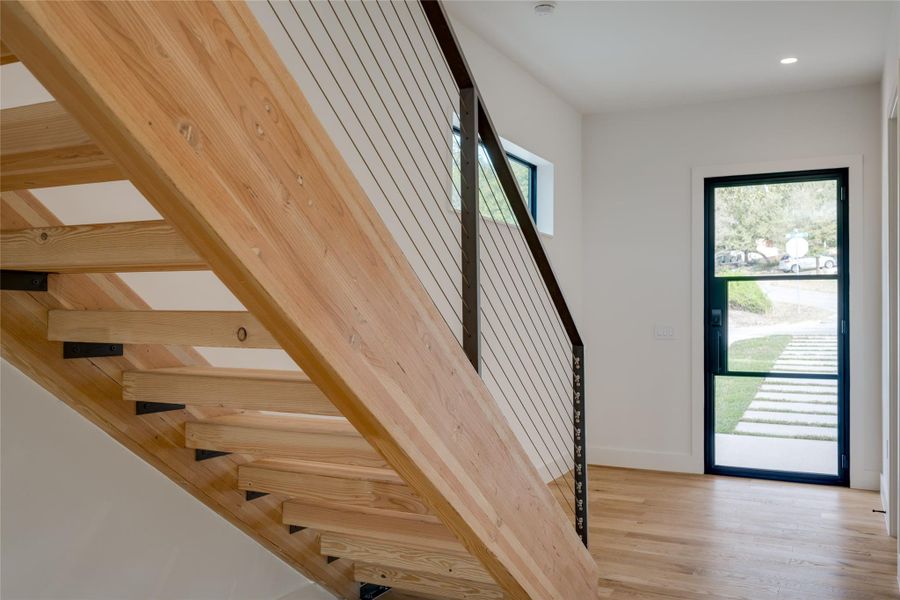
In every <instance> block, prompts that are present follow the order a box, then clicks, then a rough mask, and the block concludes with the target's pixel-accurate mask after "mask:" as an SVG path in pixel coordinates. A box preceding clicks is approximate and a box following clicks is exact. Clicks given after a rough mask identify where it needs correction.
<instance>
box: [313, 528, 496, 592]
mask: <svg viewBox="0 0 900 600" xmlns="http://www.w3.org/2000/svg"><path fill="white" fill-rule="evenodd" d="M319 551H320V552H321V553H322V554H323V555H325V556H339V557H341V558H346V559H349V560H353V561H360V562H367V563H374V564H380V565H383V566H385V567H392V568H396V569H408V570H411V571H418V572H421V573H428V574H431V575H442V576H445V577H459V578H461V579H467V580H470V581H476V582H480V583H489V584H493V583H494V579H493V577H491V575H490V573H488V572H487V571H485V570H484V567H482V566H481V563H480V562H478V560H476V559H475V558H474V557H472V556H471V555H470V554H469V553H467V552H464V551H459V552H455V551H452V550H448V549H446V548H438V547H434V546H428V544H426V543H424V542H420V543H417V544H413V543H410V542H405V543H399V542H394V541H391V540H388V539H385V538H383V537H375V536H361V535H348V534H344V533H335V532H332V531H323V532H322V533H321V534H320V535H319Z"/></svg>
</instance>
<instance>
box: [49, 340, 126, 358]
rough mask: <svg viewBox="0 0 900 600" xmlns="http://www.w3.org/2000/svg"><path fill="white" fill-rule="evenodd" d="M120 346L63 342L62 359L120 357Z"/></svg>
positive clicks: (121, 349) (121, 350)
mask: <svg viewBox="0 0 900 600" xmlns="http://www.w3.org/2000/svg"><path fill="white" fill-rule="evenodd" d="M124 351H125V348H124V346H123V345H122V344H98V343H96V342H63V358H103V357H106V356H122V354H123V353H124Z"/></svg>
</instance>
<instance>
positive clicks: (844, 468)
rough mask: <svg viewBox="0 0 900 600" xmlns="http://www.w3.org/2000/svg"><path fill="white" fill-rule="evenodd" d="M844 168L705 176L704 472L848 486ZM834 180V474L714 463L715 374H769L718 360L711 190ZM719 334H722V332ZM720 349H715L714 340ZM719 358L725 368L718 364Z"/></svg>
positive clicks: (722, 337)
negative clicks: (731, 366) (740, 369)
mask: <svg viewBox="0 0 900 600" xmlns="http://www.w3.org/2000/svg"><path fill="white" fill-rule="evenodd" d="M849 171H850V170H849V169H848V168H839V169H816V170H808V171H789V172H781V173H761V174H756V175H733V176H725V177H708V178H706V179H704V183H703V196H704V209H703V213H704V214H703V218H704V240H703V255H704V278H703V287H704V294H703V297H704V306H703V320H704V326H703V329H704V368H703V375H704V377H703V378H704V427H703V431H704V434H703V445H704V469H705V472H706V473H708V474H716V475H733V476H737V477H755V478H759V479H776V480H781V481H793V482H801V483H818V484H826V485H841V486H849V485H850V402H849V399H850V356H849V347H850V311H849V300H850V298H849V264H850V261H849V246H850V244H849V228H848V226H847V225H848V214H849V211H848V204H849V185H848V183H849ZM830 179H833V180H837V182H838V185H837V188H838V192H837V193H838V197H837V199H836V201H837V207H836V208H837V237H838V256H837V284H838V297H839V300H838V340H837V344H838V375H837V382H838V386H837V387H838V410H837V413H838V436H837V447H838V455H837V456H836V457H835V460H836V461H837V467H838V469H837V471H838V473H837V475H824V474H817V473H797V472H792V471H775V470H769V469H750V468H745V467H730V466H722V465H716V464H715V434H716V432H715V396H714V390H715V377H716V375H720V376H738V377H753V376H770V374H769V373H750V372H746V371H744V372H731V371H729V370H728V363H727V351H726V352H725V360H724V361H723V358H722V357H723V352H722V348H721V344H722V343H724V344H725V345H726V346H727V340H728V332H727V328H728V312H727V311H728V306H727V302H725V303H724V314H723V315H722V316H721V325H718V326H714V325H713V324H712V323H711V314H712V310H711V308H712V306H713V304H714V301H716V300H718V302H716V304H719V306H721V305H722V304H723V303H721V300H722V299H721V298H713V295H714V289H715V288H717V287H721V286H714V285H711V282H712V281H713V278H715V213H714V210H715V206H714V192H715V189H716V188H717V187H724V186H738V185H761V184H767V183H790V182H799V181H816V180H820V181H821V180H830ZM736 279H747V277H719V278H718V280H719V281H731V280H736ZM750 279H753V280H757V281H759V280H773V279H775V280H816V279H828V280H834V279H835V277H834V276H832V275H800V274H797V275H771V276H765V275H762V276H752V277H750ZM723 333H724V335H723ZM717 341H718V343H719V351H715V348H716V342H717ZM723 362H724V369H723V368H722V365H723ZM771 376H774V377H791V378H795V379H797V378H810V379H830V378H829V377H821V376H815V375H807V374H778V373H776V374H771Z"/></svg>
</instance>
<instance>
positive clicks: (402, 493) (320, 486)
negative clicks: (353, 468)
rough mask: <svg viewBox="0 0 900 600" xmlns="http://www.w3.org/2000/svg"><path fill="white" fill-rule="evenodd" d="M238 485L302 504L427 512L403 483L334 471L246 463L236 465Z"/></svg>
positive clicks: (424, 513) (422, 502) (391, 511)
mask: <svg viewBox="0 0 900 600" xmlns="http://www.w3.org/2000/svg"><path fill="white" fill-rule="evenodd" d="M238 487H240V489H242V490H251V491H258V492H266V493H273V494H281V495H284V496H288V497H290V498H293V499H296V500H298V501H300V502H303V503H306V504H321V505H324V506H332V505H338V506H344V507H359V508H364V509H371V510H376V511H384V512H388V513H412V514H422V515H426V514H431V511H430V510H429V508H428V506H427V505H426V504H425V502H424V501H423V500H422V499H421V498H420V497H419V495H418V494H416V493H415V492H414V491H413V490H411V489H410V488H409V486H407V485H406V484H405V483H385V482H383V481H369V480H365V479H361V478H354V479H347V478H344V477H341V476H339V475H338V476H336V474H310V473H298V472H290V471H281V470H275V469H267V468H265V467H259V466H257V465H256V464H248V465H242V466H241V467H240V468H239V469H238Z"/></svg>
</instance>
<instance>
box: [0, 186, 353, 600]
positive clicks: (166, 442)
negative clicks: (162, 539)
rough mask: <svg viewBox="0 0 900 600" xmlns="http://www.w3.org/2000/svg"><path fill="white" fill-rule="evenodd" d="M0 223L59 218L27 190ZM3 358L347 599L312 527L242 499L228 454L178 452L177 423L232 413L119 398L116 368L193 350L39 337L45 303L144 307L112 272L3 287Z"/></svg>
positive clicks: (156, 363) (347, 570)
mask: <svg viewBox="0 0 900 600" xmlns="http://www.w3.org/2000/svg"><path fill="white" fill-rule="evenodd" d="M0 208H2V210H0V218H2V222H0V226H2V228H3V229H22V228H27V227H44V226H55V225H59V224H60V222H59V220H58V219H56V218H55V216H53V214H52V213H51V212H50V211H48V210H47V209H46V208H45V207H44V206H43V205H42V204H41V203H40V201H38V200H37V199H36V198H35V197H34V196H33V195H31V194H30V193H28V192H3V193H2V194H0ZM0 298H2V301H0V309H2V319H0V324H2V336H0V339H2V356H3V358H4V359H5V360H7V361H8V362H9V363H10V364H12V365H13V366H15V367H16V368H17V369H19V370H20V371H22V372H23V373H25V374H26V375H27V376H28V377H30V378H31V379H32V380H34V381H35V382H37V383H38V384H39V385H41V386H42V387H44V388H45V389H47V390H48V391H49V392H50V393H52V394H53V395H55V396H56V397H58V398H59V399H60V400H62V401H63V402H65V403H66V404H68V405H69V406H70V407H71V408H73V409H74V410H76V411H77V412H79V413H80V414H81V415H82V416H84V417H85V418H87V419H88V420H90V421H91V422H92V423H94V424H95V425H97V426H98V427H100V428H101V429H103V430H104V431H105V432H106V433H107V434H109V435H110V436H111V437H113V438H114V439H115V440H116V441H118V442H119V443H121V444H122V445H123V446H125V447H126V448H128V449H129V450H131V451H132V452H134V453H135V454H136V455H138V456H139V457H141V458H142V459H144V460H145V461H147V462H148V463H150V464H151V465H153V467H155V468H156V469H157V470H158V471H160V472H161V473H163V474H164V475H166V476H167V477H168V478H169V479H171V480H172V481H174V482H175V483H176V484H178V485H179V486H180V487H182V488H183V489H184V490H185V491H187V492H189V493H190V494H191V495H193V496H194V497H195V498H197V499H198V500H200V501H201V502H203V503H204V504H205V505H206V506H208V507H210V508H211V509H212V510H214V511H215V512H217V513H218V514H220V515H221V516H222V517H224V518H226V519H227V520H228V521H229V522H230V523H232V524H233V525H235V526H236V527H238V528H239V529H240V530H242V531H243V532H244V533H246V534H247V535H249V536H250V537H252V538H253V539H254V540H256V541H257V542H258V543H260V544H262V545H263V546H264V547H265V548H267V549H268V550H270V551H271V552H273V553H274V554H275V555H276V556H278V557H279V558H281V559H282V560H284V561H285V562H287V563H288V564H290V565H291V566H292V567H294V568H295V569H297V570H298V571H300V572H301V573H302V574H303V575H304V576H306V577H308V578H309V579H311V580H313V581H315V582H316V583H318V584H320V585H322V586H323V587H325V588H327V589H328V590H330V591H331V592H332V593H335V594H337V595H338V596H339V597H343V598H356V597H357V595H358V586H357V585H356V583H355V582H354V581H353V576H352V569H351V566H350V565H349V564H345V563H347V561H338V562H336V563H333V564H326V562H325V561H323V560H322V558H321V556H320V555H319V553H318V545H317V541H316V533H315V532H314V531H312V530H310V531H302V532H299V533H296V534H293V535H291V534H290V533H289V532H288V530H287V528H286V527H285V526H284V525H283V524H282V523H281V500H279V499H277V498H276V497H274V496H273V497H265V498H259V499H258V500H255V501H253V502H252V503H248V502H246V501H245V499H244V496H243V493H242V492H240V491H238V485H237V467H238V466H239V465H240V464H243V463H244V462H245V459H244V458H243V457H241V456H240V455H232V456H225V457H220V458H216V459H214V460H207V461H202V462H195V461H194V456H193V452H191V451H189V450H187V449H185V445H184V426H185V425H184V424H185V422H186V421H188V420H196V419H200V420H202V419H209V418H215V417H219V416H223V415H227V414H232V413H234V411H231V410H223V409H214V408H206V407H203V408H200V407H191V406H188V408H187V409H186V410H178V411H171V412H163V413H157V414H152V415H144V416H136V415H135V414H134V405H133V404H132V403H130V402H123V401H122V372H123V371H125V370H146V369H159V368H168V367H181V366H202V365H205V364H206V362H205V361H204V359H203V358H202V357H201V356H200V355H199V354H198V353H197V352H196V351H194V350H193V349H192V348H174V347H167V346H158V345H142V346H133V347H128V346H126V348H125V355H124V356H123V357H117V358H100V359H77V360H65V359H63V358H62V347H61V346H62V344H61V343H60V342H53V341H49V340H47V312H48V310H52V309H69V310H74V309H79V310H81V309H87V310H91V309H94V310H102V309H106V310H111V309H116V310H147V309H148V308H149V307H148V306H147V304H146V303H145V302H144V301H143V300H142V299H141V298H140V297H139V296H138V295H137V294H135V293H134V291H133V290H131V288H129V287H128V286H127V285H126V284H125V283H124V282H123V281H122V280H121V279H120V278H119V277H117V276H116V275H107V274H99V275H94V274H91V275H81V274H70V275H62V276H55V275H51V277H50V285H49V291H48V292H36V293H28V292H2V296H0Z"/></svg>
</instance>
